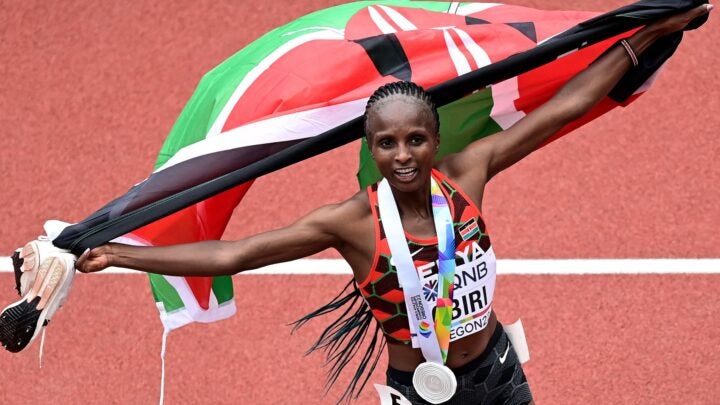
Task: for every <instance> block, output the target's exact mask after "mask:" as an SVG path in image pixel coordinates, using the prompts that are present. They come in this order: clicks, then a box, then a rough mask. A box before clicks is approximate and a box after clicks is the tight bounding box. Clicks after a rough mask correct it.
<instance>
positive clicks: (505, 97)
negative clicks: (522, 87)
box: [490, 77, 525, 130]
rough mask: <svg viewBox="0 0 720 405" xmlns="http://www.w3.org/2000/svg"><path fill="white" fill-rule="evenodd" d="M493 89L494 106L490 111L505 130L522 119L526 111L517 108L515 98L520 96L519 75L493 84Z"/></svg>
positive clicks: (491, 115)
mask: <svg viewBox="0 0 720 405" xmlns="http://www.w3.org/2000/svg"><path fill="white" fill-rule="evenodd" d="M490 89H491V90H492V98H493V107H492V110H491V111H490V118H492V119H493V120H494V121H495V122H496V123H497V124H498V125H500V127H501V128H502V129H503V130H505V129H508V128H510V127H511V126H513V125H515V123H516V122H518V121H520V119H521V118H522V117H524V116H525V113H524V112H522V111H518V110H517V108H515V100H517V99H518V98H520V93H519V92H518V82H517V77H513V78H511V79H508V80H505V81H502V82H500V83H495V84H493V85H492V86H491V87H490Z"/></svg>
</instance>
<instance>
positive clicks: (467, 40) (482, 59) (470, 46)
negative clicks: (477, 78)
mask: <svg viewBox="0 0 720 405" xmlns="http://www.w3.org/2000/svg"><path fill="white" fill-rule="evenodd" d="M453 31H455V32H456V33H457V34H458V36H459V37H460V39H461V40H462V42H463V45H465V48H466V49H467V50H468V52H470V55H472V57H473V59H475V64H476V65H477V68H476V69H480V68H481V67H485V66H487V65H489V64H490V56H488V54H487V52H485V50H484V49H482V47H481V46H480V45H478V43H477V42H475V40H474V39H472V37H471V36H470V34H468V33H467V32H465V31H463V30H461V29H458V28H453Z"/></svg>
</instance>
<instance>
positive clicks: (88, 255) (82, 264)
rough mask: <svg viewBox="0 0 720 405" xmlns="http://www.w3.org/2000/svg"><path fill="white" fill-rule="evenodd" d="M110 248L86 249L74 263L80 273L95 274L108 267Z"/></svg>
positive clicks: (105, 246) (104, 246) (106, 246)
mask: <svg viewBox="0 0 720 405" xmlns="http://www.w3.org/2000/svg"><path fill="white" fill-rule="evenodd" d="M109 256H110V246H108V245H102V246H98V247H96V248H92V249H88V250H86V251H85V252H83V254H81V255H80V257H79V258H78V259H77V261H76V262H75V268H76V269H78V271H80V272H81V273H95V272H97V271H101V270H104V269H106V268H108V267H110V257H109Z"/></svg>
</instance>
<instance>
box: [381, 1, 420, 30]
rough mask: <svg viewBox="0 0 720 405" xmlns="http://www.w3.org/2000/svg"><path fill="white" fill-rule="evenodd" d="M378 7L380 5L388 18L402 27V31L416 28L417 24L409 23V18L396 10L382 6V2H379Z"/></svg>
mask: <svg viewBox="0 0 720 405" xmlns="http://www.w3.org/2000/svg"><path fill="white" fill-rule="evenodd" d="M378 7H380V8H381V9H382V10H383V11H384V12H385V14H387V15H388V17H390V19H391V20H392V21H393V22H394V23H395V25H397V26H398V27H400V29H402V30H403V31H412V30H416V29H417V26H415V24H413V23H411V22H410V20H408V19H407V18H405V16H404V15H402V14H400V13H399V12H398V11H397V10H395V9H393V8H390V7H388V6H383V5H382V4H379V5H378Z"/></svg>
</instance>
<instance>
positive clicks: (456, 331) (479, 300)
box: [359, 170, 495, 347]
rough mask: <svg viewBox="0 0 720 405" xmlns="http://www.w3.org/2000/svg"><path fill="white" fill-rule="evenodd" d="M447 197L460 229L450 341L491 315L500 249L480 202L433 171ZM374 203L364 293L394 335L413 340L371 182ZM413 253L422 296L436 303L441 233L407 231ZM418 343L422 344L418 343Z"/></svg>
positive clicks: (483, 324)
mask: <svg viewBox="0 0 720 405" xmlns="http://www.w3.org/2000/svg"><path fill="white" fill-rule="evenodd" d="M432 175H433V177H434V178H435V179H436V180H437V182H438V184H439V185H440V188H441V189H442V192H443V194H444V195H445V198H446V199H447V201H448V204H449V205H450V213H451V215H452V218H453V223H454V225H455V226H454V228H455V251H456V253H455V265H456V269H455V285H454V293H453V316H452V325H451V329H450V341H451V342H452V341H454V340H457V339H461V338H463V337H465V336H468V335H471V334H473V333H476V332H479V331H481V330H483V329H484V328H485V327H486V326H487V324H488V319H489V318H490V313H491V305H492V299H493V292H494V290H495V254H494V253H493V250H492V246H491V245H490V238H489V237H488V234H487V233H486V228H485V223H484V222H483V220H482V217H481V216H480V210H478V208H477V207H476V206H475V204H474V203H473V202H472V201H471V200H470V199H469V198H468V197H467V196H466V195H465V194H464V193H463V192H462V191H460V190H459V189H458V187H457V186H456V185H455V184H454V183H452V182H451V181H450V180H449V179H448V178H447V177H445V176H444V175H443V174H442V173H440V172H439V171H437V170H433V172H432ZM368 196H369V198H370V206H371V208H372V212H373V215H374V216H375V220H376V221H375V258H374V260H373V265H372V267H371V268H370V273H369V275H368V277H367V279H366V280H364V281H363V282H362V283H360V284H359V287H360V292H361V293H362V295H363V297H364V298H365V300H366V301H367V303H368V304H369V305H370V308H371V310H372V313H373V315H374V316H375V319H377V321H378V322H379V323H380V326H381V328H382V330H383V332H384V333H385V336H387V337H388V338H389V339H392V340H395V341H398V342H405V343H407V342H410V341H411V340H412V339H413V336H415V334H416V333H422V332H423V331H422V330H421V331H419V332H418V331H414V330H412V326H411V325H410V324H409V323H408V318H407V313H406V309H405V299H404V297H403V291H402V288H401V287H400V285H399V282H398V277H397V270H396V269H395V266H394V264H393V261H392V255H391V254H390V247H389V246H388V242H387V239H386V238H385V233H384V231H383V229H382V226H381V224H380V221H381V219H380V217H379V214H378V198H377V184H374V185H371V186H370V187H368ZM405 237H406V239H407V241H408V247H409V249H410V254H411V255H412V257H413V260H414V264H415V267H416V268H417V270H418V274H419V276H420V283H421V285H422V286H423V296H424V298H425V300H427V301H428V303H429V304H430V308H434V307H435V300H436V298H437V288H438V287H437V285H438V280H437V277H438V266H437V258H438V247H437V238H431V239H420V238H416V237H414V236H413V235H410V234H408V233H407V232H406V233H405ZM413 347H417V345H415V344H413Z"/></svg>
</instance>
